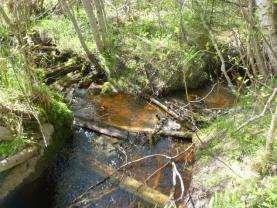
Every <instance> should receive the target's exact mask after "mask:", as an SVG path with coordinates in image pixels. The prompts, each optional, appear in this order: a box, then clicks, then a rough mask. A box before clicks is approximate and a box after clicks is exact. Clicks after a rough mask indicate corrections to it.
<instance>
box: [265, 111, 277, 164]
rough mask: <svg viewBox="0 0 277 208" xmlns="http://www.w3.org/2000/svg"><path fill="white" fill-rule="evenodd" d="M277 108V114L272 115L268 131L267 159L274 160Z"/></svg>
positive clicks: (276, 112) (276, 135)
mask: <svg viewBox="0 0 277 208" xmlns="http://www.w3.org/2000/svg"><path fill="white" fill-rule="evenodd" d="M276 127H277V106H276V108H275V112H274V113H273V114H272V119H271V124H270V128H269V131H268V135H267V139H266V155H267V158H268V159H270V158H272V156H273V155H272V152H273V143H274V139H276V137H277V131H276Z"/></svg>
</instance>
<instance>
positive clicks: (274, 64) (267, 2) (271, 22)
mask: <svg viewBox="0 0 277 208" xmlns="http://www.w3.org/2000/svg"><path fill="white" fill-rule="evenodd" d="M256 2H257V5H258V7H259V13H260V15H259V16H260V22H261V27H262V29H263V32H264V33H265V36H266V38H267V40H268V41H267V42H268V43H266V44H265V46H266V49H267V54H268V57H269V60H270V65H271V69H272V72H273V73H274V74H276V73H277V3H276V1H275V2H274V1H273V0H256Z"/></svg>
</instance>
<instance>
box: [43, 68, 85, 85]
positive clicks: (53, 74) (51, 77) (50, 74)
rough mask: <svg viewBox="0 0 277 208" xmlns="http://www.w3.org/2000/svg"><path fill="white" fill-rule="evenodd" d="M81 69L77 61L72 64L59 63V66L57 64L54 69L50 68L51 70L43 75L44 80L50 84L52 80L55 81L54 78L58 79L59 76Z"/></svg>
mask: <svg viewBox="0 0 277 208" xmlns="http://www.w3.org/2000/svg"><path fill="white" fill-rule="evenodd" d="M81 69H82V65H81V64H79V63H75V64H72V65H69V66H68V65H64V64H63V65H61V66H57V67H56V68H55V69H54V70H52V71H51V72H48V73H47V74H46V75H45V82H46V83H47V84H52V83H53V82H55V81H56V80H58V79H59V78H61V77H63V76H65V75H67V74H69V73H71V72H74V71H78V70H81Z"/></svg>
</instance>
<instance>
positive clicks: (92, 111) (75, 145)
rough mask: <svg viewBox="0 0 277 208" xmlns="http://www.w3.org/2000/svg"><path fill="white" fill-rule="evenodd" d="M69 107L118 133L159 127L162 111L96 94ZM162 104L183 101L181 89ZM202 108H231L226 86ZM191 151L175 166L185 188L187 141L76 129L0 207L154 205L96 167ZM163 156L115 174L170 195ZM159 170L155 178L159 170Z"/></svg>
mask: <svg viewBox="0 0 277 208" xmlns="http://www.w3.org/2000/svg"><path fill="white" fill-rule="evenodd" d="M209 92H211V87H207V89H203V90H199V91H194V92H190V95H189V96H190V98H191V99H195V98H196V99H198V98H201V97H204V96H205V95H207V94H208V93H209ZM75 98H76V99H75V100H73V102H72V109H73V111H74V113H75V116H76V117H85V118H86V119H87V118H94V117H97V118H98V121H101V122H102V123H105V124H109V125H112V126H117V127H120V128H122V129H126V130H128V129H130V128H132V129H136V128H144V129H146V128H148V129H153V128H155V125H156V124H157V115H159V117H163V116H165V112H163V111H162V110H161V109H159V108H158V107H157V106H154V105H153V104H151V103H148V102H146V101H142V100H140V99H137V98H136V97H134V96H131V95H126V94H122V93H119V94H113V95H97V96H89V97H88V98H86V99H84V93H83V91H79V92H77V93H76V95H75ZM162 100H163V101H164V102H166V101H167V100H168V101H172V100H173V101H178V102H184V100H185V93H184V91H183V90H180V91H176V92H175V93H173V94H172V95H171V96H169V97H167V98H164V99H162ZM205 101H206V102H205V108H215V109H217V108H227V107H230V106H231V105H233V104H234V98H233V96H231V94H230V93H229V91H228V90H226V89H225V88H224V87H221V86H218V87H215V89H213V91H212V92H211V93H210V94H209V96H207V97H206V98H205ZM167 125H170V127H169V128H171V129H172V128H173V129H174V128H181V129H186V128H185V127H183V126H181V127H179V126H178V125H177V124H175V123H172V122H171V123H170V122H169V123H168V124H167ZM188 147H191V148H190V149H189V151H188V152H185V154H184V155H182V157H180V158H179V159H178V161H177V162H176V165H177V169H178V170H179V172H180V174H181V176H182V178H183V182H184V186H185V187H184V190H185V191H186V190H188V188H189V185H190V181H191V176H192V164H193V159H194V146H193V145H192V141H190V140H179V139H176V138H170V137H161V138H158V139H156V140H155V141H154V143H153V144H151V143H150V142H149V140H148V138H147V136H145V135H138V136H136V137H132V138H129V139H128V140H121V139H116V138H112V137H108V136H105V135H103V134H99V133H95V132H93V131H91V130H90V129H87V128H82V127H78V126H74V136H73V138H72V139H71V140H70V141H68V142H67V144H66V145H65V146H64V147H63V149H62V150H61V151H60V152H59V153H58V155H57V156H56V159H55V160H54V161H53V162H52V163H51V165H50V166H49V167H48V168H47V169H46V170H45V171H44V173H43V174H42V175H41V177H39V178H38V179H37V180H35V181H33V182H32V183H30V184H25V185H24V186H22V187H20V188H19V189H18V190H16V191H15V192H14V193H13V194H12V195H10V196H9V197H8V198H7V199H6V200H5V201H4V202H2V204H1V202H0V207H3V208H4V207H5V208H37V207H40V208H44V207H45V208H46V207H47V208H49V207H61V208H62V207H69V206H71V207H140V208H144V207H154V206H153V205H152V204H151V203H150V202H149V201H148V200H145V199H144V198H143V197H141V196H140V195H138V194H133V193H132V191H130V190H128V189H126V187H124V186H122V185H120V184H119V183H118V181H114V180H109V179H108V178H107V177H106V176H105V175H103V174H101V171H100V172H99V171H98V170H96V168H95V164H96V163H101V164H104V165H106V167H110V168H112V169H113V170H116V169H117V168H118V167H120V166H121V165H123V164H125V163H126V162H128V161H134V160H136V159H139V158H142V157H145V156H147V155H152V154H165V155H168V156H175V155H177V154H178V153H180V152H182V151H183V150H185V149H186V148H188ZM166 162H167V161H166V160H165V159H164V158H162V157H155V158H150V159H145V160H141V161H139V162H136V163H133V164H131V165H130V166H127V167H126V168H123V169H122V170H120V171H119V173H118V174H119V175H120V176H122V178H120V179H121V180H123V179H124V178H126V177H130V178H132V179H134V180H136V181H140V182H142V183H145V184H147V186H149V187H151V188H153V189H155V190H158V191H159V192H160V193H162V194H165V195H170V193H172V187H173V184H172V167H171V165H165V163H166ZM163 165H165V167H164V168H163V169H161V171H158V172H157V173H156V174H154V175H153V176H152V177H150V178H149V180H147V178H148V177H149V176H150V175H151V174H153V173H154V172H155V171H156V170H157V169H159V168H160V167H161V166H163ZM177 185H178V186H177V188H176V190H175V192H174V198H175V199H176V198H178V197H179V196H180V194H181V189H180V182H179V183H177Z"/></svg>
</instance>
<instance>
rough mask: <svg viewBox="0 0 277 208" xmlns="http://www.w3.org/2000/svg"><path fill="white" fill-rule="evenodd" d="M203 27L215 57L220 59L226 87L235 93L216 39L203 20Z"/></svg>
mask: <svg viewBox="0 0 277 208" xmlns="http://www.w3.org/2000/svg"><path fill="white" fill-rule="evenodd" d="M203 26H204V28H205V29H206V30H207V31H208V33H209V36H210V39H211V41H212V43H213V46H214V48H215V50H216V53H217V55H218V57H219V59H220V61H221V67H220V70H221V72H222V74H223V75H224V77H225V79H226V81H227V84H228V87H229V88H230V89H231V90H232V92H235V91H236V90H235V87H234V85H233V84H232V82H231V79H230V77H229V76H228V74H227V71H226V64H225V60H224V58H223V55H222V53H221V51H220V50H219V48H218V45H217V42H216V39H215V37H214V34H213V33H212V31H211V29H210V28H209V27H208V26H207V25H206V23H205V22H204V20H203Z"/></svg>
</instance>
